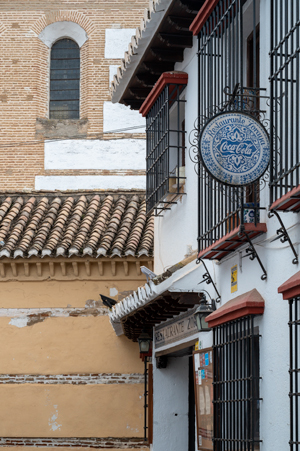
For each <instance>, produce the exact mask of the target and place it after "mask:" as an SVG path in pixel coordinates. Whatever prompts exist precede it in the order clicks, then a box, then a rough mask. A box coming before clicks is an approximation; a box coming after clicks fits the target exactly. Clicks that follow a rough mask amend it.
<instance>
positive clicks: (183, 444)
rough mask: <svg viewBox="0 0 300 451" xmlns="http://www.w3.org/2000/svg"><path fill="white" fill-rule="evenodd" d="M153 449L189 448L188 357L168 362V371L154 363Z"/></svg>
mask: <svg viewBox="0 0 300 451" xmlns="http://www.w3.org/2000/svg"><path fill="white" fill-rule="evenodd" d="M153 383H154V385H153V392H154V393H155V395H154V403H153V418H154V420H153V450H155V451H166V450H172V451H183V450H187V449H188V435H187V431H188V357H172V358H169V359H168V365H167V368H164V369H157V368H156V362H155V360H154V364H153Z"/></svg>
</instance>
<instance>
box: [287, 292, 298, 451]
mask: <svg viewBox="0 0 300 451" xmlns="http://www.w3.org/2000/svg"><path fill="white" fill-rule="evenodd" d="M289 307H290V318H289V319H290V320H289V329H290V449H291V451H296V450H298V449H299V445H300V393H299V389H300V347H299V338H300V297H296V298H293V299H290V300H289Z"/></svg>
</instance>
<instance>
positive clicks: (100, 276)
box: [0, 257, 153, 281]
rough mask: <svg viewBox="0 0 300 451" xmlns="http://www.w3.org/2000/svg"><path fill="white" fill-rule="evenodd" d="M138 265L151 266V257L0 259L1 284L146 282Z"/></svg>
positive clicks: (150, 267)
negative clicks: (99, 281) (34, 282)
mask: <svg viewBox="0 0 300 451" xmlns="http://www.w3.org/2000/svg"><path fill="white" fill-rule="evenodd" d="M141 266H147V267H148V268H149V269H152V267H153V258H151V257H144V258H143V257H141V258H135V257H123V258H119V257H115V258H105V257H103V258H82V257H81V258H78V257H72V258H65V257H56V258H51V257H48V258H43V259H41V258H38V257H37V258H34V257H32V258H30V259H27V260H24V259H10V258H5V259H2V260H0V281H9V280H20V281H42V280H111V279H126V280H131V279H132V280H136V279H140V280H141V281H145V276H144V274H142V273H141V269H140V268H141Z"/></svg>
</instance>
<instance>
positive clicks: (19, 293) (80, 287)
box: [0, 276, 145, 308]
mask: <svg viewBox="0 0 300 451" xmlns="http://www.w3.org/2000/svg"><path fill="white" fill-rule="evenodd" d="M144 284H145V277H144V276H143V278H141V279H140V280H137V279H134V278H128V279H125V278H124V279H120V278H116V279H111V280H104V281H101V280H98V281H97V280H82V281H81V280H63V281H56V280H45V281H41V282H38V281H35V282H32V281H30V282H23V281H8V282H2V281H0V294H1V295H0V308H47V307H52V308H54V307H62V308H66V307H67V306H68V305H69V306H70V307H85V304H86V301H88V300H89V299H93V300H99V299H100V296H99V293H101V294H104V295H106V296H109V297H113V298H115V299H118V296H119V295H121V294H122V292H123V291H128V290H134V289H136V288H137V287H139V286H142V285H144ZM111 288H115V289H116V290H117V292H118V294H117V295H116V296H112V295H111V292H110V289H111Z"/></svg>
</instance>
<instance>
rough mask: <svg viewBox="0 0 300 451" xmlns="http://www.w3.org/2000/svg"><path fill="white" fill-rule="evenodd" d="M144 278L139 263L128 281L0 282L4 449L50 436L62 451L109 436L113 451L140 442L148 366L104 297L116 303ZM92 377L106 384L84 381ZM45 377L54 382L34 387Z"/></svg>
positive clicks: (0, 414) (0, 407)
mask: <svg viewBox="0 0 300 451" xmlns="http://www.w3.org/2000/svg"><path fill="white" fill-rule="evenodd" d="M43 276H44V277H45V278H47V277H46V276H47V274H46V273H43ZM143 277H144V276H141V275H138V273H137V272H136V268H135V265H134V266H133V268H132V271H131V270H130V272H129V273H128V276H127V278H126V277H124V276H123V277H121V278H120V277H115V278H114V277H111V278H110V279H102V280H101V277H99V279H98V280H94V279H93V280H88V279H87V280H80V281H78V280H70V279H69V278H68V277H67V276H66V278H65V280H53V279H52V280H51V277H49V279H48V280H40V281H35V282H34V281H28V282H25V281H24V280H21V281H20V280H6V281H2V282H1V283H0V293H1V296H0V299H1V300H0V342H1V346H0V376H1V377H0V399H1V403H0V447H1V446H5V444H4V445H3V440H4V441H5V440H6V441H8V443H9V442H10V440H13V439H14V438H18V437H19V438H22V440H23V441H24V440H25V439H26V438H29V439H35V438H36V439H37V440H40V439H41V438H42V437H45V438H49V440H50V439H51V440H52V441H53V443H52V442H51V446H52V444H53V445H54V446H53V448H55V446H56V447H57V449H58V447H59V449H61V448H62V446H63V444H61V443H60V442H56V441H55V438H57V440H58V439H59V437H70V439H71V438H76V437H77V438H80V437H84V438H92V437H98V438H99V440H103V439H104V438H106V437H111V438H112V439H109V440H112V446H113V447H114V448H115V449H124V447H125V448H126V449H130V448H132V440H133V441H134V440H136V439H139V440H142V437H143V432H144V431H143V403H144V399H143V392H144V386H143V383H142V374H143V371H144V367H143V363H142V361H141V360H140V358H139V350H138V345H137V343H133V342H131V341H129V340H128V339H127V338H125V337H124V336H121V337H117V336H116V334H115V332H114V330H113V328H112V327H111V325H110V323H109V318H108V316H107V310H106V309H105V308H103V307H102V305H101V302H99V293H102V294H106V295H108V296H111V291H110V289H111V288H114V290H113V296H114V298H115V299H118V297H119V296H121V293H122V292H124V291H127V290H133V289H136V288H137V287H138V286H141V285H143V284H144V280H143ZM90 300H94V301H95V303H96V304H95V308H90V304H89V303H87V301H90ZM42 309H43V310H42ZM45 312H46V313H45ZM73 313H75V315H76V316H71V315H72V314H73ZM47 315H48V316H47ZM28 319H30V321H28V322H27V320H28ZM91 374H92V375H93V376H95V375H96V377H98V376H97V375H100V376H99V377H100V378H101V377H104V379H105V381H106V382H105V383H104V382H99V381H98V382H97V383H95V382H92V381H91V380H89V381H88V382H86V378H87V377H89V375H91ZM18 375H20V377H19V379H18ZM28 375H29V376H30V377H31V376H33V379H32V378H31V382H30V383H29V382H28V379H26V377H28ZM39 375H45V376H48V375H49V377H45V378H44V380H42V381H41V379H38V381H39V383H36V379H35V376H39ZM70 375H71V376H72V377H74V378H75V379H76V380H75V382H74V381H73V379H72V381H70ZM52 376H53V377H54V380H55V381H54V382H53V380H52V382H51V383H49V381H50V380H51V377H52ZM60 378H62V380H63V381H61V379H60ZM83 379H85V380H83ZM101 380H102V379H101ZM26 381H27V383H26ZM24 382H25V383H24ZM3 437H6V439H3ZM10 437H11V439H10ZM124 440H125V441H124ZM115 443H116V444H117V443H118V445H115ZM135 443H136V442H135ZM42 445H43V443H41V442H40V443H39V444H38V447H40V446H42ZM84 446H85V445H84V443H83V445H82V447H84ZM27 447H28V445H27V444H25V445H24V446H23V447H20V446H17V447H13V449H14V450H15V449H16V448H22V449H23V450H24V449H26V448H27ZM82 447H80V449H82ZM90 447H92V445H90V446H89V447H87V449H88V448H89V449H90ZM73 448H74V446H73V445H72V449H73ZM35 449H36V448H35ZM47 449H49V448H47ZM68 449H70V447H68ZM134 449H140V447H139V444H138V443H136V444H135V445H134Z"/></svg>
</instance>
